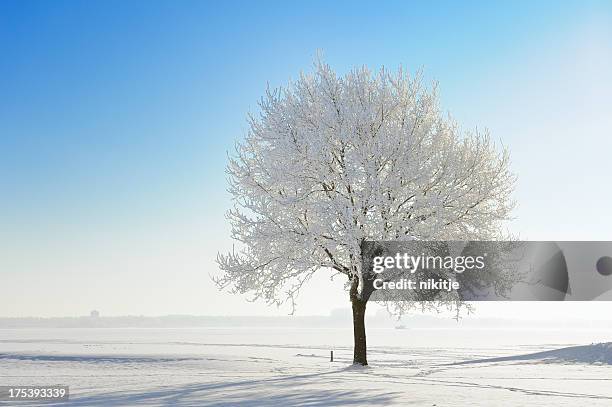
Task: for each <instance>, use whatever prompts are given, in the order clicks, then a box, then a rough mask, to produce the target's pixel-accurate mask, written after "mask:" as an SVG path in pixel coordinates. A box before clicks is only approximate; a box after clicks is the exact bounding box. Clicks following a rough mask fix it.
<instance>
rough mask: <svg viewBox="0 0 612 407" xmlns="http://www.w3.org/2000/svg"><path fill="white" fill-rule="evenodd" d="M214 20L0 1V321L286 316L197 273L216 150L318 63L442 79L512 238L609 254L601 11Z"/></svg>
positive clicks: (147, 8)
mask: <svg viewBox="0 0 612 407" xmlns="http://www.w3.org/2000/svg"><path fill="white" fill-rule="evenodd" d="M221 3H225V2H205V1H197V2H188V1H182V2H171V1H163V2H159V1H99V2H95V1H75V2H60V1H54V2H50V1H23V0H20V1H8V0H3V1H0V316H28V315H32V316H63V315H83V314H87V313H88V312H89V311H90V310H91V309H99V310H100V311H101V313H102V314H103V315H122V314H137V315H140V314H144V315H160V314H176V313H184V314H214V315H218V314H284V313H286V309H280V310H276V309H268V308H267V307H266V306H265V305H263V304H251V303H248V302H246V301H245V300H244V298H243V297H240V296H231V295H229V294H224V293H219V292H218V291H217V290H216V288H215V287H214V286H213V284H212V282H211V280H210V277H209V276H210V275H213V274H215V273H217V269H216V266H215V263H214V258H215V255H216V253H217V251H223V250H227V249H228V248H230V247H231V241H230V240H229V231H228V226H227V225H226V222H225V220H224V218H223V215H224V212H225V210H226V209H227V208H228V207H229V204H230V200H229V196H228V194H227V193H226V192H225V175H224V166H225V161H226V154H227V151H228V150H231V148H232V145H233V143H234V141H236V140H239V139H241V138H242V137H243V136H244V134H245V131H246V120H245V118H246V114H247V113H248V112H256V111H257V101H258V99H259V98H260V96H261V95H262V94H263V92H264V90H265V87H266V84H267V83H269V84H270V85H271V86H273V87H277V86H281V85H284V84H286V83H287V82H288V81H289V80H290V79H291V78H295V77H296V76H297V75H298V74H299V72H300V71H301V70H306V71H307V70H309V69H310V67H311V64H312V61H313V57H314V55H315V54H316V52H317V50H321V51H322V52H323V54H324V56H325V59H326V60H327V61H328V62H329V63H330V64H331V65H332V66H333V67H334V68H335V69H336V70H337V71H338V72H340V73H343V72H346V71H347V70H349V69H351V68H352V67H353V66H356V65H362V64H367V65H369V66H370V67H372V68H378V67H380V66H382V65H384V66H386V67H389V68H392V69H394V68H396V67H398V66H399V65H400V64H401V65H403V66H404V67H405V68H406V69H408V70H410V71H414V70H416V69H418V68H423V69H424V71H425V74H426V76H427V78H428V79H436V80H438V81H439V82H440V89H441V98H442V104H443V107H444V108H445V109H447V110H449V111H450V112H451V113H452V114H453V115H454V116H455V117H456V118H457V119H458V120H459V121H460V122H461V123H462V124H463V126H464V127H466V128H473V127H475V126H478V127H479V128H485V127H486V128H489V129H490V130H491V132H492V135H493V137H494V138H496V139H498V140H501V141H503V143H504V144H505V145H507V146H508V147H509V148H510V150H511V153H512V157H513V169H514V171H515V172H516V173H517V174H518V177H519V181H518V188H517V191H516V195H515V198H516V200H517V202H518V204H519V207H518V208H517V210H516V212H515V216H516V220H515V221H514V222H512V223H511V224H510V226H509V227H510V229H511V230H512V231H513V232H515V233H518V234H520V236H521V237H522V238H525V239H532V240H538V239H539V240H547V239H549V240H612V211H611V210H610V207H611V202H612V188H611V182H610V175H611V174H612V169H611V167H610V161H611V160H610V154H611V152H612V75H611V74H610V72H612V3H611V2H606V1H602V2H589V1H563V2H558V1H551V2H546V1H538V2H533V1H527V2H514V1H513V2H484V1H483V2H442V1H440V2H426V1H422V2H419V1H416V2H388V3H383V4H381V3H380V2H367V3H360V2H355V1H351V2H334V1H323V2H304V4H303V5H299V4H296V3H295V2H244V3H231V4H224V5H221ZM287 3H291V4H287ZM306 3H308V5H306ZM534 3H535V4H534ZM323 273H324V272H323ZM341 286H342V281H335V282H334V283H333V284H329V278H328V276H327V275H321V276H320V277H319V278H318V279H317V280H316V281H315V282H314V283H313V284H312V286H311V287H310V288H309V289H307V290H306V292H305V293H304V295H303V297H302V298H301V301H300V302H299V303H298V307H299V308H298V313H299V314H302V315H304V314H327V313H328V312H329V310H330V309H331V308H334V307H344V306H347V305H348V303H347V301H346V300H347V299H346V295H345V294H344V293H342V292H340V287H341ZM322 293H323V294H322ZM321 298H327V300H325V301H321ZM496 312H497V311H496Z"/></svg>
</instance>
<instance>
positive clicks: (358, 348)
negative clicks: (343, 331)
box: [351, 298, 368, 366]
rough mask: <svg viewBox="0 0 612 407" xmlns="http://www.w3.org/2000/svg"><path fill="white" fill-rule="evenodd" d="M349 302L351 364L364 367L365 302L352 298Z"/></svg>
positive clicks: (365, 358)
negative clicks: (351, 341) (351, 335)
mask: <svg viewBox="0 0 612 407" xmlns="http://www.w3.org/2000/svg"><path fill="white" fill-rule="evenodd" d="M351 302H352V304H353V339H354V341H355V347H354V351H353V364H360V365H363V366H366V365H367V364H368V359H367V357H366V350H367V347H366V333H365V311H366V304H367V301H362V300H359V299H358V298H352V299H351Z"/></svg>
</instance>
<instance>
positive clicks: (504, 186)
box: [216, 62, 514, 365]
mask: <svg viewBox="0 0 612 407" xmlns="http://www.w3.org/2000/svg"><path fill="white" fill-rule="evenodd" d="M260 108H261V113H260V115H259V116H257V117H253V116H250V117H249V124H250V126H249V130H248V134H247V135H246V139H245V140H244V141H242V142H240V143H238V144H237V146H236V152H235V154H234V155H233V156H232V157H231V158H230V160H229V164H228V169H227V172H228V174H229V183H230V187H229V191H230V193H231V194H232V196H233V199H234V203H235V206H234V208H233V209H232V210H230V211H229V212H228V219H229V221H230V223H231V226H232V238H233V239H235V240H236V241H238V242H239V243H238V246H239V247H238V248H235V249H234V250H233V251H232V252H230V253H228V254H219V255H218V258H217V262H218V264H219V266H220V269H221V270H222V271H223V273H222V275H221V277H219V278H216V283H217V285H218V286H219V287H221V288H226V287H230V288H231V289H232V291H234V292H237V293H252V294H253V297H254V299H264V300H265V301H267V302H268V303H270V304H277V305H280V304H282V303H285V302H287V301H288V302H289V303H290V304H291V305H292V306H295V298H296V295H297V294H298V293H299V291H300V289H301V288H302V287H303V285H304V284H305V283H307V282H308V280H309V279H310V278H311V277H312V276H313V274H314V273H319V272H323V273H329V274H330V275H337V274H343V275H345V276H346V278H347V291H348V294H349V298H350V301H351V303H352V309H353V325H354V339H355V353H354V363H359V364H364V365H365V364H367V359H366V337H365V325H364V316H365V310H366V303H367V301H368V299H369V296H370V294H371V292H372V290H371V285H370V282H371V278H370V276H371V271H370V270H362V258H363V256H365V255H366V254H365V253H364V252H363V250H364V247H365V246H364V242H366V241H370V240H495V239H497V238H499V237H500V225H501V222H502V221H503V220H505V219H507V218H508V215H509V212H510V210H511V207H512V203H511V201H510V199H509V195H510V193H511V191H512V187H513V182H514V177H513V175H512V174H511V173H510V172H509V168H508V166H509V162H508V153H507V151H506V150H505V149H502V150H501V151H498V150H497V149H496V146H495V145H494V143H492V142H491V141H490V138H489V135H488V134H487V133H486V132H484V133H483V132H478V131H474V132H463V131H461V130H460V129H459V127H458V126H457V124H456V123H455V122H454V121H453V120H452V119H451V118H450V117H448V115H446V114H444V113H443V112H442V111H441V109H440V107H439V105H438V95H437V90H436V85H435V84H434V85H433V86H431V87H428V86H424V84H423V81H422V79H421V77H420V75H417V76H415V77H411V76H410V75H408V74H406V73H404V72H403V71H402V70H401V69H400V70H399V71H398V72H397V73H395V74H391V73H389V72H388V71H387V70H385V69H382V70H380V72H378V73H377V74H373V73H372V72H371V71H369V70H368V69H367V68H365V67H364V68H360V69H355V70H353V71H351V72H350V73H348V74H347V75H345V76H339V75H337V74H336V73H335V72H334V71H333V70H332V69H331V68H330V67H329V66H328V65H327V64H325V63H322V62H317V63H316V64H315V70H314V72H313V73H312V74H302V75H300V77H299V79H298V80H297V81H295V82H293V83H290V84H289V86H288V87H287V88H285V89H276V90H270V89H269V90H268V91H267V92H266V95H265V97H263V98H262V100H261V102H260ZM447 300H448V299H447ZM441 304H442V303H440V302H439V301H437V302H433V301H429V302H427V304H423V303H421V304H418V303H416V302H404V303H402V304H401V306H400V307H399V311H405V310H406V307H407V306H408V307H410V306H421V307H425V306H432V307H436V306H439V305H441ZM396 305H397V304H396Z"/></svg>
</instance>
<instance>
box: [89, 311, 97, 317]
mask: <svg viewBox="0 0 612 407" xmlns="http://www.w3.org/2000/svg"><path fill="white" fill-rule="evenodd" d="M89 316H90V317H91V318H98V317H99V316H100V313H99V312H98V311H97V310H93V311H91V312H90V313H89Z"/></svg>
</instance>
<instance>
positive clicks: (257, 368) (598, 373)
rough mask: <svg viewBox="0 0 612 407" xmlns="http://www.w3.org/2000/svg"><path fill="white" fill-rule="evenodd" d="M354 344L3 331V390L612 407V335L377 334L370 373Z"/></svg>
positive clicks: (305, 332)
mask: <svg viewBox="0 0 612 407" xmlns="http://www.w3.org/2000/svg"><path fill="white" fill-rule="evenodd" d="M350 335H351V330H350V327H347V328H342V329H295V328H292V329H278V328H275V329H263V328H252V329H249V328H242V329H238V328H231V329H228V328H223V329H210V328H198V329H195V328H194V329H0V379H1V382H0V385H51V384H65V385H69V386H70V393H71V395H70V401H69V402H67V403H60V404H56V405H74V406H97V405H118V406H134V405H182V406H202V405H279V406H287V405H308V406H326V405H414V406H468V405H469V406H549V405H554V406H583V405H588V406H610V405H612V347H607V346H603V345H596V346H590V345H591V343H597V342H607V341H611V340H612V331H608V332H602V331H586V330H583V331H574V332H567V331H561V330H559V331H552V330H546V331H544V330H543V331H534V330H531V331H519V330H511V329H508V330H500V329H496V330H475V329H471V330H467V329H443V330H433V329H405V330H398V329H369V331H368V335H369V336H368V344H369V346H370V351H369V361H370V365H371V366H370V367H366V368H357V367H352V366H351V363H350V362H351V352H352V350H351V346H350V345H351V336H350ZM577 345H580V346H582V345H588V346H584V347H579V348H570V349H562V348H566V347H569V346H577ZM331 349H333V350H334V354H335V361H334V362H333V363H330V362H329V352H330V350H331ZM559 349H561V350H559ZM549 351H550V352H549ZM538 352H544V353H540V354H538ZM0 405H3V404H2V403H1V402H0ZM4 405H9V404H4ZM19 405H27V404H24V403H19ZM46 405H53V404H49V403H46Z"/></svg>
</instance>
